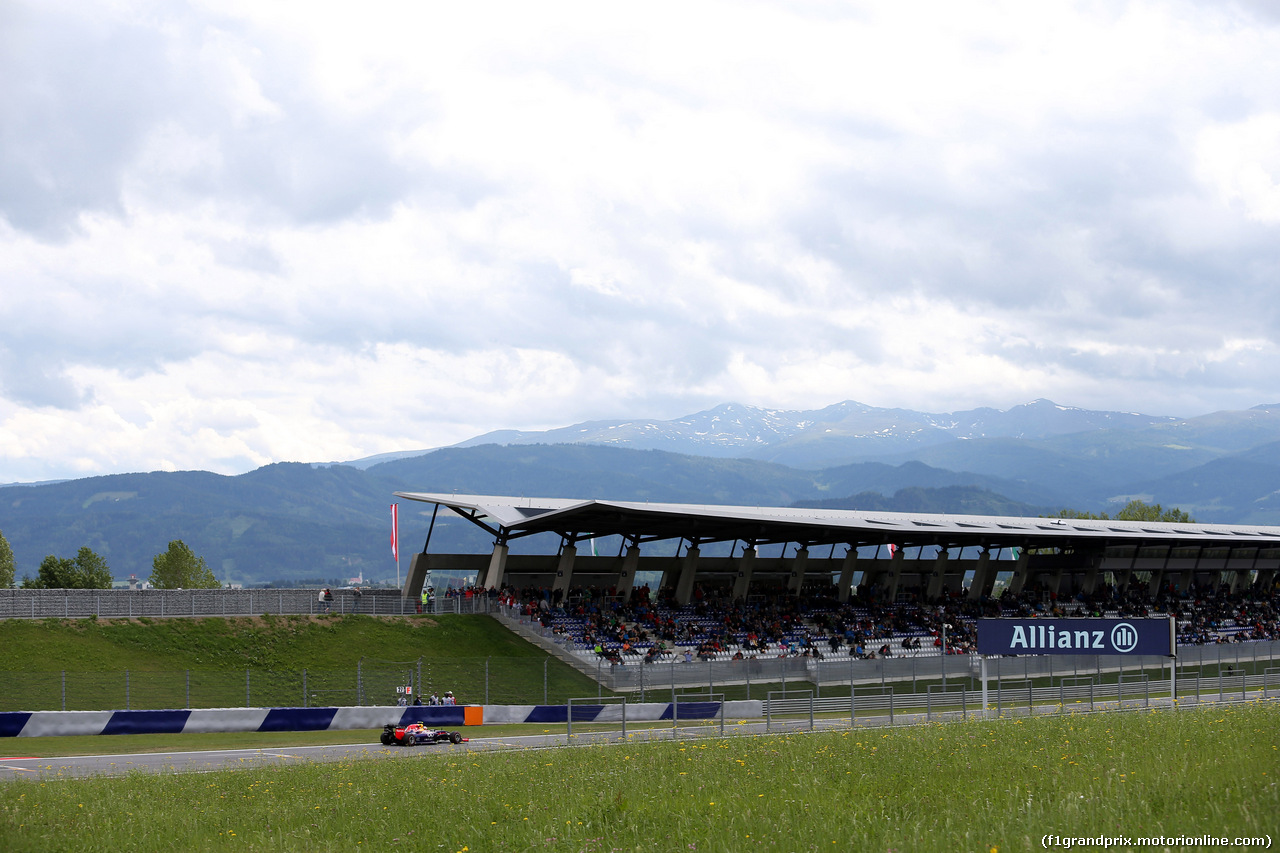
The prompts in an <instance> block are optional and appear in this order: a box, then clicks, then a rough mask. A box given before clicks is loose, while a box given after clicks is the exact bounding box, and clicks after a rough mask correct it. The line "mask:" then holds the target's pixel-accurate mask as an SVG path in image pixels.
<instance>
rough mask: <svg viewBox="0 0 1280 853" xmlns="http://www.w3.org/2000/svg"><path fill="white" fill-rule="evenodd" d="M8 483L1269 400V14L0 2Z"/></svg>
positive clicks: (1166, 5) (713, 5) (961, 7)
mask: <svg viewBox="0 0 1280 853" xmlns="http://www.w3.org/2000/svg"><path fill="white" fill-rule="evenodd" d="M0 81H2V82H0V483H5V482H32V481H41V480H47V479H58V478H70V477H85V476H91V475H96V474H107V473H118V472H128V471H153V470H191V469H200V470H209V471H216V472H219V473H224V474H235V473H241V472H243V471H247V470H251V469H253V468H255V467H258V466H260V465H263V464H267V463H270V462H278V461H333V460H346V459H357V458H360V457H364V456H368V455H372V454H376V453H384V452H390V451H398V450H409V449H418V448H428V447H437V446H444V445H448V444H452V443H454V442H457V441H461V440H464V439H467V438H470V437H472V436H475V435H478V434H481V433H484V432H487V431H489V430H494V429H523V430H534V429H546V428H552V427H558V426H565V425H569V424H572V423H576V422H579V421H583V420H591V419H614V418H618V419H621V418H661V419H669V418H675V417H679V416H681V415H685V414H689V413H693V412H697V411H701V410H704V409H707V408H710V407H712V406H715V405H718V404H721V403H727V402H735V403H741V404H746V405H753V406H760V407H764V408H771V409H812V408H820V407H823V406H826V405H829V404H832V403H836V402H839V401H842V400H857V401H859V402H862V403H866V404H869V405H873V406H885V407H904V408H909V409H915V410H919V411H928V412H949V411H958V410H963V409H969V408H974V407H977V406H993V407H996V408H1001V409H1007V408H1010V407H1012V406H1015V405H1018V404H1021V403H1024V402H1027V401H1029V400H1033V399H1036V398H1048V399H1051V400H1053V401H1055V402H1057V403H1059V404H1061V405H1069V406H1078V407H1083V408H1091V409H1105V410H1116V411H1137V412H1143V413H1145V414H1154V415H1178V416H1188V417H1190V416H1195V415H1199V414H1205V413H1208V412H1212V411H1217V410H1221V409H1245V408H1249V407H1251V406H1256V405H1260V404H1265V403H1275V402H1280V358H1278V357H1277V356H1280V352H1278V350H1280V320H1278V317H1277V312H1278V311H1280V299H1277V295H1278V291H1280V275H1278V274H1280V85H1277V83H1278V81H1280V6H1276V5H1275V4H1272V3H1268V2H1264V1H1263V0H1259V2H1245V0H1237V2H1223V0H1212V2H1209V0H1206V2H1176V0H1173V1H1172V2H1170V0H1160V2H1134V3H1125V2H1057V0H1038V2H1035V3H1026V2H1020V0H1010V2H985V0H969V2H964V3H956V2H954V0H940V2H924V0H922V2H905V0H889V2H878V0H870V1H869V2H835V0H813V2H803V0H801V2H796V0H787V2H764V1H763V0H760V2H755V0H729V2H717V1H716V0H708V2H690V0H681V2H678V3H675V2H672V3H668V2H662V0H652V1H651V2H648V3H644V4H612V3H599V2H581V3H577V2H555V0H549V2H546V3H527V2H512V3H500V2H483V1H481V2H470V3H443V2H404V3H400V2H379V0H368V1H367V2H364V3H361V4H349V3H343V4H339V3H330V2H317V0H307V2H293V1H292V0H273V2H270V3H263V2H261V0H217V2H212V0H210V2H198V0H197V2H187V3H182V2H150V0H99V2H94V3H84V2H82V0H0Z"/></svg>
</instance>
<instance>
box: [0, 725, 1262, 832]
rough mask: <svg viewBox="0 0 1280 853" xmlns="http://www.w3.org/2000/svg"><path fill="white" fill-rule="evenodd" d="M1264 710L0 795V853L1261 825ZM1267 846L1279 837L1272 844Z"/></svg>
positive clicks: (269, 771)
mask: <svg viewBox="0 0 1280 853" xmlns="http://www.w3.org/2000/svg"><path fill="white" fill-rule="evenodd" d="M1278 785H1280V707H1277V706H1276V704H1275V703H1255V704H1252V705H1247V706H1240V707H1233V708H1210V709H1202V710H1184V711H1178V712H1176V713H1174V712H1171V711H1159V712H1154V711H1152V712H1140V713H1129V714H1107V715H1091V716H1064V717H1052V718H1048V717H1046V718H1041V719H1025V720H996V721H983V722H970V723H962V724H961V723H957V724H945V725H944V724H934V725H927V726H918V727H911V728H896V729H891V730H890V729H859V730H854V731H846V732H835V733H821V734H804V735H787V736H782V735H777V736H759V737H743V738H732V739H726V740H689V741H677V742H661V743H652V744H638V743H634V744H633V743H627V744H620V745H612V746H593V747H583V748H577V749H561V750H547V751H528V752H518V753H493V754H485V755H473V756H464V755H456V754H455V755H449V754H445V753H435V754H432V753H431V752H430V751H429V750H426V749H424V750H422V751H421V752H420V753H419V754H418V755H417V756H415V757H414V758H409V759H407V760H396V761H387V760H381V761H380V760H371V761H363V762H359V763H343V764H309V765H303V766H293V767H280V768H262V769H253V770H243V771H233V772H221V773H212V774H191V775H179V776H167V777H156V776H145V775H134V776H130V777H127V778H123V779H120V778H115V779H111V778H95V779H88V780H57V781H47V782H43V783H40V782H15V783H10V784H7V785H4V786H3V787H0V849H4V850H8V851H25V850H54V849H56V850H73V851H74V850H119V849H128V850H170V849H179V850H183V849H185V850H204V849H268V850H359V849H368V848H375V849H387V848H396V847H404V848H407V849H414V850H447V851H503V850H561V851H612V850H628V851H631V850H644V851H649V850H658V851H666V850H671V851H675V850H680V851H685V850H699V851H708V850H711V851H739V850H841V851H844V850H860V851H861V850H878V851H887V850H897V851H934V850H936V851H956V850H981V851H989V850H991V849H992V848H998V849H999V850H1000V851H1006V850H1030V849H1039V848H1040V838H1041V836H1042V835H1044V834H1046V833H1053V834H1057V835H1067V836H1084V835H1090V836H1097V835H1129V836H1144V835H1145V836H1149V835H1160V834H1164V835H1179V834H1185V835H1203V834H1210V835H1220V836H1236V835H1263V834H1267V833H1270V834H1271V835H1272V836H1273V838H1274V837H1275V836H1276V833H1277V832H1280V788H1278ZM1276 840H1280V839H1276Z"/></svg>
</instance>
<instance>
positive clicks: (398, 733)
mask: <svg viewBox="0 0 1280 853" xmlns="http://www.w3.org/2000/svg"><path fill="white" fill-rule="evenodd" d="M467 740H470V738H465V737H463V736H462V735H460V734H459V733H458V732H449V731H445V730H444V729H429V728H427V726H426V724H425V723H409V725H407V726H406V725H396V724H394V723H387V724H386V725H385V726H383V728H382V743H383V745H384V746H393V745H395V744H399V745H400V746H417V745H418V744H420V743H443V742H448V743H463V742H464V741H467Z"/></svg>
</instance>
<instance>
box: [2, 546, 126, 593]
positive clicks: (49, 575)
mask: <svg viewBox="0 0 1280 853" xmlns="http://www.w3.org/2000/svg"><path fill="white" fill-rule="evenodd" d="M22 587H23V589H111V569H110V568H108V567H107V561H106V560H104V559H103V558H102V556H101V555H99V554H97V553H95V552H94V551H93V549H92V548H89V547H87V546H85V547H81V548H80V550H79V551H77V552H76V555H75V557H73V558H67V557H55V556H54V555H53V554H50V555H49V556H47V557H45V558H44V559H43V560H41V561H40V572H39V574H37V575H36V578H35V579H34V580H32V579H31V578H24V579H23V581H22Z"/></svg>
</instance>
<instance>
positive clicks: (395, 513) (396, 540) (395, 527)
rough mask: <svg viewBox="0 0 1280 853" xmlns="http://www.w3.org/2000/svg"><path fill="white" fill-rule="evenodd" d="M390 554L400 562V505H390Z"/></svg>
mask: <svg viewBox="0 0 1280 853" xmlns="http://www.w3.org/2000/svg"><path fill="white" fill-rule="evenodd" d="M391 556H392V557H394V558H395V560H396V562H400V505H399V504H392V505H391Z"/></svg>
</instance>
